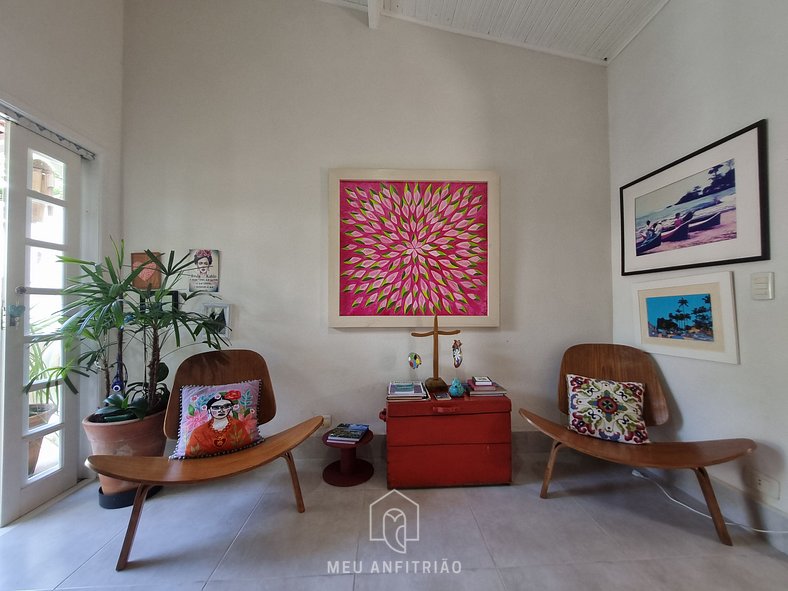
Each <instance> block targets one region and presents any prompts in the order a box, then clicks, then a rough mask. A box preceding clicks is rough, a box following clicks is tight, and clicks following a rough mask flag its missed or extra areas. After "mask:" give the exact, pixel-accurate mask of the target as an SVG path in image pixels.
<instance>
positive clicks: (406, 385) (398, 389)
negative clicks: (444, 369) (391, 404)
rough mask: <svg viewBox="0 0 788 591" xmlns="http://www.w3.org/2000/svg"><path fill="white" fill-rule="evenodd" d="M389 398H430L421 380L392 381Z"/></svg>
mask: <svg viewBox="0 0 788 591" xmlns="http://www.w3.org/2000/svg"><path fill="white" fill-rule="evenodd" d="M386 399H387V400H429V399H430V396H429V394H427V390H426V389H425V388H424V384H422V383H421V382H390V383H389V391H388V394H387V395H386Z"/></svg>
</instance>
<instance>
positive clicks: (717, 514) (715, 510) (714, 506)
mask: <svg viewBox="0 0 788 591" xmlns="http://www.w3.org/2000/svg"><path fill="white" fill-rule="evenodd" d="M692 471H693V472H695V476H697V477H698V483H699V484H700V490H701V491H703V498H704V499H706V506H707V507H708V508H709V515H711V520H712V521H713V522H714V529H716V530H717V537H718V538H719V539H720V542H722V543H723V544H725V545H726V546H733V540H731V535H730V534H729V533H728V528H727V527H726V526H725V518H724V517H723V516H722V511H720V505H719V503H717V497H716V496H715V494H714V489H713V488H712V486H711V479H710V478H709V474H708V472H706V468H704V467H702V466H701V467H700V468H693V469H692Z"/></svg>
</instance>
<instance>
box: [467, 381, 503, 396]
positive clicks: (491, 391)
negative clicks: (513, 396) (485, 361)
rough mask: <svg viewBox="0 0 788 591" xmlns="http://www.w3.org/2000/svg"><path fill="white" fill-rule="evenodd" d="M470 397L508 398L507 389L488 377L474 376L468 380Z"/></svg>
mask: <svg viewBox="0 0 788 591" xmlns="http://www.w3.org/2000/svg"><path fill="white" fill-rule="evenodd" d="M468 395H469V396H506V388H504V387H503V386H501V385H500V384H499V383H498V382H496V381H494V380H492V379H490V378H489V377H487V376H473V377H471V379H469V380H468Z"/></svg>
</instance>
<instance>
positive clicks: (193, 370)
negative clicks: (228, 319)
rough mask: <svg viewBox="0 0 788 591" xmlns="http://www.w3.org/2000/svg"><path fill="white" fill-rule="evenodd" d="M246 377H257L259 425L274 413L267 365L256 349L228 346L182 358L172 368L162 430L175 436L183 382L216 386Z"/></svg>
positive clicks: (187, 384) (247, 378) (185, 383)
mask: <svg viewBox="0 0 788 591" xmlns="http://www.w3.org/2000/svg"><path fill="white" fill-rule="evenodd" d="M246 380H260V397H259V400H258V404H257V422H258V424H260V425H262V424H263V423H267V422H268V421H270V420H271V419H273V418H274V415H276V400H275V398H274V388H273V386H272V385H271V376H270V375H269V374H268V365H267V364H266V363H265V359H263V357H262V356H261V355H260V354H259V353H256V352H255V351H249V350H246V349H231V350H227V351H208V352H207V353H198V354H197V355H192V356H191V357H189V358H188V359H185V360H184V361H183V363H181V364H180V366H179V367H178V371H177V372H175V380H174V381H173V384H172V392H171V393H170V399H169V402H168V403H167V414H166V415H165V417H164V434H165V435H167V437H169V438H170V439H176V438H177V437H178V425H179V423H180V402H181V388H182V387H183V386H218V385H221V384H234V383H236V382H243V381H246Z"/></svg>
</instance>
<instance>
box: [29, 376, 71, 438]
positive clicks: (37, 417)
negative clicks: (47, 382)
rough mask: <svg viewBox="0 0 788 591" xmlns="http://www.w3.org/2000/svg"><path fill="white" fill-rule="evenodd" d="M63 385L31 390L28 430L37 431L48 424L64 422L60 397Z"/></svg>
mask: <svg viewBox="0 0 788 591" xmlns="http://www.w3.org/2000/svg"><path fill="white" fill-rule="evenodd" d="M63 391H64V390H63V386H52V387H51V388H48V389H47V388H42V389H40V390H31V392H30V393H29V394H28V406H27V409H28V412H27V430H28V431H35V430H36V429H41V428H42V427H46V426H47V425H58V424H60V423H62V422H63V417H62V410H61V407H60V399H61V395H62V394H63Z"/></svg>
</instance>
